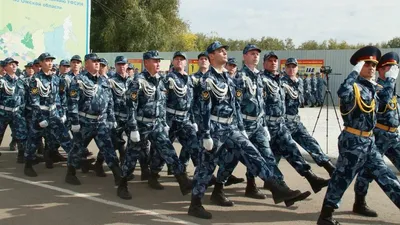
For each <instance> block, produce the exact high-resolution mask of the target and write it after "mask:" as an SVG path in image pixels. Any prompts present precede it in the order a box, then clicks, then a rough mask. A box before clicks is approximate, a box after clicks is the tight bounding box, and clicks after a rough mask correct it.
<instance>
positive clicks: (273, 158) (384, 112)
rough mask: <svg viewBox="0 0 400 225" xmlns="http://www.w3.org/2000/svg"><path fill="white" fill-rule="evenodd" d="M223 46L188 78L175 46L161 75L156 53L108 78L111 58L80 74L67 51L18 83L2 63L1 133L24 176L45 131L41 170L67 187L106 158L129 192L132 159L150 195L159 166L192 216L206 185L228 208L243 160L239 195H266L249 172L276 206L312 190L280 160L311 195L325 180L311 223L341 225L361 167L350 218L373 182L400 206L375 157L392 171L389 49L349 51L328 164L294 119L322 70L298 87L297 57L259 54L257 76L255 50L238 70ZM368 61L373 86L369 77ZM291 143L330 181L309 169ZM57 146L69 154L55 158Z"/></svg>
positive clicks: (395, 148) (397, 150)
mask: <svg viewBox="0 0 400 225" xmlns="http://www.w3.org/2000/svg"><path fill="white" fill-rule="evenodd" d="M227 49H228V46H226V45H223V44H221V43H220V42H218V41H216V42H213V43H212V44H210V45H209V46H208V48H207V50H206V52H202V53H201V54H199V55H198V59H199V71H198V72H197V73H195V74H193V75H192V76H188V74H187V73H186V72H185V70H184V69H185V67H186V63H187V62H186V60H187V57H186V54H185V53H183V52H180V51H178V52H175V53H174V55H173V56H172V66H171V70H170V72H169V73H168V74H166V76H165V77H163V76H160V61H161V59H162V58H161V57H160V56H159V53H158V51H148V52H145V53H144V54H143V61H144V68H145V69H144V70H143V72H141V73H140V72H137V71H135V70H134V67H133V66H132V65H130V64H129V63H128V60H127V59H126V57H124V56H117V57H116V59H115V73H109V72H108V66H109V64H108V62H107V60H105V59H104V58H99V57H98V56H97V55H96V54H94V53H90V54H87V55H85V57H84V62H85V66H84V67H85V68H84V70H81V66H82V59H81V57H80V56H78V55H75V56H73V57H72V58H71V60H61V62H60V63H59V71H58V72H57V73H54V72H53V71H52V68H53V61H54V60H55V57H53V56H52V55H51V54H49V53H43V54H41V55H40V56H39V57H38V59H37V60H35V61H34V62H32V63H28V64H27V65H26V66H25V69H26V76H25V77H24V78H18V77H17V76H16V71H17V67H18V62H17V61H16V60H14V59H12V58H7V59H5V60H3V61H2V62H1V65H0V66H1V67H0V73H1V74H0V76H1V77H0V115H1V117H0V136H1V137H3V135H4V132H5V129H6V127H7V126H8V125H10V128H11V130H12V137H13V141H14V142H15V143H16V145H17V149H18V162H20V163H25V167H24V174H25V175H26V176H30V177H35V176H37V173H36V171H35V170H34V168H33V166H34V165H36V164H38V163H39V162H40V160H39V159H38V158H39V157H38V155H37V154H36V152H37V151H38V146H39V145H40V143H41V142H42V141H41V139H42V137H43V138H44V139H45V143H46V147H45V149H44V151H45V152H44V156H45V157H44V161H45V162H46V167H47V168H53V163H54V162H59V161H66V162H67V174H66V176H65V181H66V182H67V183H69V184H72V185H80V184H81V181H80V180H79V179H78V177H77V176H76V170H77V169H79V168H81V169H82V171H83V172H88V171H89V170H94V171H95V173H96V175H97V176H99V177H104V176H106V173H105V171H104V168H103V164H104V162H105V163H106V164H107V166H108V167H109V168H110V170H111V171H112V173H113V176H114V182H115V185H117V186H118V188H117V195H118V196H119V197H120V198H122V199H131V198H132V194H131V192H130V191H129V189H128V181H129V180H131V179H133V171H134V168H135V166H136V162H137V161H138V160H139V162H140V167H141V173H142V176H141V180H147V181H148V184H149V187H151V188H152V189H156V190H161V189H164V186H163V185H162V184H161V183H160V182H159V180H158V179H159V177H160V175H159V172H160V171H161V170H162V168H163V166H164V165H165V164H167V165H168V166H169V168H170V169H171V173H172V174H173V175H174V176H175V178H176V180H177V182H178V184H179V186H180V191H181V193H182V195H187V194H189V193H191V194H192V197H191V203H190V207H189V210H188V214H189V215H191V216H195V217H198V218H203V219H211V218H212V214H211V213H210V212H208V211H207V210H206V209H205V208H204V207H203V205H202V198H203V197H204V194H205V192H206V190H207V187H209V186H210V185H214V190H213V192H212V194H211V202H212V203H214V204H216V205H220V206H224V207H231V206H233V205H234V203H233V202H232V201H231V200H229V199H228V198H227V197H226V195H225V193H224V191H223V189H224V186H227V185H230V184H232V183H239V182H242V181H243V180H240V179H239V178H236V177H234V176H233V175H232V172H233V171H234V169H235V168H236V166H237V164H238V162H239V161H240V162H241V163H243V164H244V165H245V166H246V167H247V173H246V178H247V186H246V190H245V196H247V197H249V198H255V199H265V198H266V195H265V194H264V193H263V192H262V191H261V190H259V188H258V187H257V186H256V183H255V178H256V177H259V178H261V179H262V180H263V181H264V185H263V188H264V189H266V190H268V191H270V192H271V193H272V196H273V200H274V202H275V204H279V203H282V202H283V203H285V205H286V206H287V207H289V206H291V205H293V204H295V203H296V202H299V201H302V200H304V199H306V198H307V197H308V196H310V195H311V193H310V192H309V191H305V192H303V191H300V190H293V189H291V188H290V187H288V186H287V184H286V182H285V181H284V176H283V174H282V172H281V171H280V169H279V167H278V164H279V162H280V159H281V158H282V156H283V157H284V158H285V159H286V160H287V161H288V162H289V163H290V165H292V166H293V168H294V169H295V170H296V171H297V172H298V173H299V175H301V176H303V177H305V178H306V180H307V181H308V182H309V184H310V186H311V188H312V190H313V191H314V193H318V192H319V191H320V190H321V189H322V188H324V187H326V186H328V190H327V194H326V196H325V200H324V203H323V207H322V210H321V214H320V217H319V219H318V224H339V222H337V221H336V220H334V219H333V218H332V213H333V211H334V209H336V208H338V205H339V202H340V199H341V197H342V195H343V193H344V191H345V190H346V189H347V187H348V186H349V184H350V183H351V181H352V180H353V179H354V177H355V175H357V174H359V176H358V178H357V182H356V185H355V192H356V198H355V203H354V207H353V211H354V212H355V213H358V214H361V215H365V216H377V213H376V212H375V211H374V210H372V209H370V208H369V207H368V206H367V204H366V201H365V196H366V194H367V190H368V184H369V183H370V182H371V181H372V180H374V179H375V181H376V182H377V183H378V184H379V185H380V187H381V188H382V189H383V190H384V191H385V193H386V194H387V195H388V197H389V198H390V199H391V200H392V201H393V202H394V203H395V204H396V206H397V207H400V184H399V181H398V179H397V177H396V176H395V175H394V173H393V172H392V171H391V170H390V169H388V167H387V166H386V164H385V163H384V161H383V159H382V157H383V155H386V156H388V157H389V158H390V160H392V162H393V163H394V164H395V166H396V167H397V168H398V169H399V168H400V163H399V162H400V145H399V141H400V137H399V134H398V133H397V127H398V125H399V115H398V110H397V98H396V95H395V85H394V83H395V80H396V79H397V76H398V73H399V68H398V62H399V56H398V55H397V54H396V53H393V52H391V53H388V54H386V55H384V56H383V57H381V53H380V51H379V49H377V48H375V47H371V46H368V47H365V48H362V49H360V50H359V51H357V52H356V53H355V54H354V55H353V57H352V58H351V60H350V62H351V63H352V64H353V65H354V66H355V67H354V69H353V72H351V73H350V75H349V76H348V77H347V78H346V80H345V81H344V83H343V84H342V85H341V87H340V89H339V90H338V95H339V98H340V100H341V105H340V110H341V113H342V117H343V120H344V123H345V129H344V130H343V132H342V133H341V135H340V136H339V159H338V162H337V164H336V168H335V165H333V164H332V162H331V161H330V160H329V158H328V157H327V156H326V155H325V154H324V153H323V151H322V149H321V147H320V146H319V144H318V142H317V141H316V140H315V139H314V138H313V137H311V136H310V134H309V133H308V132H307V130H306V128H305V127H304V125H303V123H302V122H301V119H300V117H299V114H298V112H299V108H300V107H302V104H303V103H304V102H306V103H307V101H309V100H310V99H312V97H313V96H316V98H315V99H313V100H311V102H310V103H311V106H318V105H321V104H322V103H323V102H322V100H323V99H322V88H323V85H326V83H324V80H323V79H322V78H321V75H320V74H319V73H317V78H314V76H313V75H312V76H311V78H306V79H304V80H302V81H303V82H301V81H300V80H301V78H299V77H298V76H297V75H298V62H297V60H296V59H295V58H289V59H287V61H286V64H285V72H284V74H283V75H282V74H280V73H279V71H278V56H277V55H276V54H275V53H274V52H269V53H267V54H265V55H264V57H263V69H264V70H263V71H258V70H257V68H256V66H257V65H258V62H259V59H260V53H261V49H259V48H258V47H257V46H255V45H252V44H248V45H247V46H246V47H245V48H244V49H243V62H244V65H243V68H241V69H239V70H238V69H237V61H236V59H234V58H228V56H227ZM376 68H377V69H378V72H379V79H378V83H377V84H376V83H374V82H371V81H370V80H371V78H372V76H373V75H374V73H375V70H376ZM319 92H321V93H319ZM318 93H319V94H318ZM303 94H304V96H303V97H304V102H303V100H302V95H303ZM376 121H378V122H376ZM123 134H125V135H126V136H127V140H125V139H124V137H123ZM92 139H94V140H95V142H96V144H97V146H98V148H99V153H98V155H97V159H96V162H95V163H94V164H92V162H93V161H92V160H90V159H88V157H89V156H90V155H91V153H90V152H89V151H88V149H87V146H88V144H89V143H90V142H91V141H92ZM175 139H177V140H178V141H179V142H180V143H181V145H182V150H181V153H180V156H179V157H178V155H177V153H176V151H175V149H174V146H173V144H172V143H173V142H174V141H175ZM297 144H299V145H300V146H301V147H302V148H304V150H306V151H307V152H308V153H309V154H310V155H311V156H312V158H313V160H314V161H315V162H316V164H317V165H318V166H321V167H323V168H324V169H325V170H326V171H327V173H328V174H329V176H331V179H324V178H321V177H319V176H317V175H316V174H314V173H313V172H312V170H311V166H310V165H309V164H308V163H307V162H306V161H305V160H304V158H303V156H302V155H301V154H300V151H299V148H298V147H297ZM60 146H61V147H62V148H63V150H64V151H65V152H66V153H67V156H68V157H67V159H64V158H63V157H62V156H61V155H60V154H59V152H58V148H59V147H60ZM116 152H118V154H117V153H116ZM190 159H191V160H192V162H193V165H194V166H195V173H194V177H193V180H192V179H190V178H189V177H188V175H187V172H186V167H187V165H188V162H189V160H190ZM216 165H218V166H219V170H218V172H217V176H216V177H215V176H214V175H213V174H214V172H215V171H214V170H215V168H216ZM232 178H234V179H233V180H232ZM230 179H231V180H230ZM228 183H229V184H228Z"/></svg>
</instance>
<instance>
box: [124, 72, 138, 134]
mask: <svg viewBox="0 0 400 225" xmlns="http://www.w3.org/2000/svg"><path fill="white" fill-rule="evenodd" d="M138 98H139V83H138V81H137V80H136V79H134V80H132V82H130V83H129V86H128V90H127V91H126V106H127V107H128V114H129V116H128V127H129V129H130V130H131V131H137V130H138V126H137V121H136V110H137V106H138Z"/></svg>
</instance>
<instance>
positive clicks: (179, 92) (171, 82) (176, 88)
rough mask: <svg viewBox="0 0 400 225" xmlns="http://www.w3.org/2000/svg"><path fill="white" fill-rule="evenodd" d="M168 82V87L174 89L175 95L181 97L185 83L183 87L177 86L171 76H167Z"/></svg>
mask: <svg viewBox="0 0 400 225" xmlns="http://www.w3.org/2000/svg"><path fill="white" fill-rule="evenodd" d="M168 83H169V89H172V90H173V91H174V93H175V94H176V96H178V97H179V98H182V97H184V96H185V95H186V93H187V85H185V86H183V87H179V86H178V85H177V84H176V82H175V80H174V79H173V78H172V77H170V78H168Z"/></svg>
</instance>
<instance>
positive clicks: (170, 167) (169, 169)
mask: <svg viewBox="0 0 400 225" xmlns="http://www.w3.org/2000/svg"><path fill="white" fill-rule="evenodd" d="M167 168H168V171H167V175H174V172H173V170H172V166H169V165H168V166H167Z"/></svg>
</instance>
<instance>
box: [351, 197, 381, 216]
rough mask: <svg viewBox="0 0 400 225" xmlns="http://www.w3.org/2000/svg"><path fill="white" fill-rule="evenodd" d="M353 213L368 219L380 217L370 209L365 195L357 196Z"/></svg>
mask: <svg viewBox="0 0 400 225" xmlns="http://www.w3.org/2000/svg"><path fill="white" fill-rule="evenodd" d="M353 212H354V213H356V214H359V215H363V216H367V217H378V213H376V211H374V210H372V209H370V208H369V207H368V205H367V202H366V201H365V196H364V195H356V200H355V202H354V205H353Z"/></svg>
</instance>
